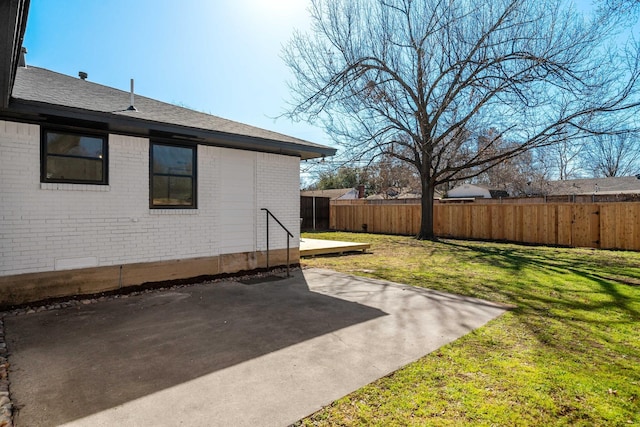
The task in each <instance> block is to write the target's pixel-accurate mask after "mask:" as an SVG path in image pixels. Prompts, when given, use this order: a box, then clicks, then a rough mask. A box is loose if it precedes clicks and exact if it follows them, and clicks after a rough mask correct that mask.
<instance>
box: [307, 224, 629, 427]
mask: <svg viewBox="0 0 640 427" xmlns="http://www.w3.org/2000/svg"><path fill="white" fill-rule="evenodd" d="M304 236H306V237H310V238H318V239H328V240H344V241H353V242H368V243H371V250H370V252H369V253H367V254H357V255H349V256H341V257H334V256H327V257H316V258H310V259H303V260H302V265H303V266H304V267H321V268H329V269H333V270H336V271H341V272H345V273H350V274H355V275H361V276H367V277H375V278H380V279H385V280H391V281H394V282H399V283H405V284H409V285H413V286H420V287H425V288H430V289H435V290H440V291H446V292H451V293H455V294H460V295H468V296H473V297H478V298H483V299H487V300H490V301H494V302H500V303H506V304H510V305H513V306H514V309H512V310H510V311H509V312H507V313H506V314H504V315H503V316H501V317H499V318H498V319H495V320H493V321H491V322H489V323H488V324H487V325H485V326H484V327H482V328H480V329H477V330H475V331H474V332H472V333H470V334H468V335H466V336H464V337H462V338H461V339H459V340H457V341H455V342H453V343H450V344H449V345H446V346H444V347H442V348H440V349H439V350H438V351H436V352H433V353H431V354H429V355H427V356H425V357H423V358H422V359H420V360H419V361H417V362H415V363H412V364H410V365H408V366H406V367H404V368H403V369H401V370H399V371H397V372H395V373H393V374H392V375H389V376H387V377H385V378H381V379H380V380H378V381H376V382H374V383H372V384H369V385H367V386H365V387H363V388H362V389H360V390H358V391H356V392H354V393H352V394H350V395H348V396H346V397H344V398H342V399H340V400H338V401H336V402H334V403H333V404H332V405H330V406H329V407H327V408H325V409H323V410H322V411H320V412H318V413H316V414H313V415H312V416H310V417H308V418H306V419H304V420H302V421H300V422H299V425H304V426H329V425H331V426H333V425H349V426H352V425H361V426H369V425H374V426H423V425H481V426H482V425H487V426H491V425H509V426H517V425H571V426H574V425H584V426H592V425H640V253H634V252H617V251H601V250H592V249H573V248H572V249H568V248H550V247H534V246H521V245H513V244H502V243H485V242H465V241H454V240H441V241H438V242H430V241H418V240H415V239H413V238H410V237H401V236H386V235H374V234H360V233H358V234H353V233H313V234H306V235H303V237H304Z"/></svg>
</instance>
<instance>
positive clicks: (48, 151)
mask: <svg viewBox="0 0 640 427" xmlns="http://www.w3.org/2000/svg"><path fill="white" fill-rule="evenodd" d="M41 153H42V162H41V181H42V182H63V183H64V182H67V183H78V184H107V138H106V136H100V135H87V134H84V133H71V132H66V131H53V130H44V131H43V133H42V150H41Z"/></svg>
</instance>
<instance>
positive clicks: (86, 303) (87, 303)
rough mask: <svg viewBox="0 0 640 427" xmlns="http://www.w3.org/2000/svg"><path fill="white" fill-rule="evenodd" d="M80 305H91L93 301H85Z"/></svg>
mask: <svg viewBox="0 0 640 427" xmlns="http://www.w3.org/2000/svg"><path fill="white" fill-rule="evenodd" d="M80 303H81V304H83V305H89V304H91V301H90V300H88V299H83V300H82V301H80Z"/></svg>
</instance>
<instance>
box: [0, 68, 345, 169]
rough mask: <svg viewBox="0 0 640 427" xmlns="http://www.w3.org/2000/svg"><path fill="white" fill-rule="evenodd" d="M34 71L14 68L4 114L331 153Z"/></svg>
mask: <svg viewBox="0 0 640 427" xmlns="http://www.w3.org/2000/svg"><path fill="white" fill-rule="evenodd" d="M130 104H131V94H130V93H129V92H125V91H122V90H119V89H115V88H111V87H108V86H103V85H99V84H96V83H93V82H90V81H86V80H83V79H80V78H75V77H70V76H66V75H63V74H60V73H56V72H53V71H49V70H46V69H43V68H38V67H28V68H25V67H19V68H18V70H17V73H16V78H15V84H14V87H13V94H12V98H11V101H10V104H9V109H8V110H7V112H4V113H5V115H6V114H7V113H9V114H11V113H14V114H19V115H21V116H24V115H36V117H40V118H43V117H47V116H54V117H67V118H72V119H76V120H84V121H88V122H99V123H107V124H108V126H109V129H108V130H110V131H113V132H123V133H133V134H139V133H141V132H142V133H143V134H144V133H146V134H147V135H146V136H153V134H154V133H157V134H158V135H166V136H170V137H177V138H182V139H184V140H186V141H192V142H197V143H201V144H210V145H218V146H226V147H230V148H239V149H247V150H255V151H264V152H272V153H278V154H287V155H296V156H300V157H301V158H302V159H309V158H315V157H321V156H331V155H333V154H335V151H336V150H335V149H333V148H330V147H326V146H323V145H319V144H314V143H311V142H308V141H304V140H301V139H298V138H294V137H291V136H287V135H283V134H280V133H277V132H272V131H268V130H265V129H260V128H257V127H253V126H249V125H246V124H243V123H238V122H234V121H231V120H226V119H223V118H220V117H216V116H213V115H210V114H205V113H201V112H198V111H194V110H190V109H187V108H183V107H178V106H176V105H173V104H168V103H165V102H161V101H157V100H155V99H151V98H146V97H143V96H139V95H135V97H134V104H135V105H134V106H135V110H130V109H128V107H129V106H130Z"/></svg>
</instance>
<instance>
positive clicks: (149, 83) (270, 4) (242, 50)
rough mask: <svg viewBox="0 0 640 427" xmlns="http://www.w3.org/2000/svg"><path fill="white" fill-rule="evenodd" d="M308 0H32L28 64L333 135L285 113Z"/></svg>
mask: <svg viewBox="0 0 640 427" xmlns="http://www.w3.org/2000/svg"><path fill="white" fill-rule="evenodd" d="M307 6H308V0H272V1H266V0H181V1H175V0H172V1H170V0H134V1H132V0H108V1H87V0H31V6H30V9H29V20H28V23H27V31H26V35H25V41H24V44H23V45H24V46H25V47H26V48H27V49H28V54H27V65H32V66H38V67H43V68H47V69H50V70H53V71H57V72H60V73H63V74H68V75H71V76H77V75H78V71H85V72H87V73H88V74H89V78H88V80H90V81H93V82H95V83H99V84H103V85H107V86H112V87H116V88H119V89H122V90H127V91H128V90H129V79H131V78H134V79H135V89H136V93H138V94H140V95H144V96H147V97H150V98H154V99H158V100H161V101H165V102H170V103H174V104H178V105H182V106H184V107H188V108H192V109H194V110H198V111H203V112H206V113H210V114H214V115H216V116H220V117H224V118H227V119H231V120H236V121H239V122H243V123H246V124H250V125H254V126H258V127H261V128H265V129H270V130H274V131H277V132H281V133H284V134H288V135H291V136H295V137H298V138H302V139H305V140H308V141H312V142H316V143H321V144H326V145H331V141H330V140H329V138H328V137H326V136H325V134H324V132H323V131H322V130H321V129H319V128H316V127H312V126H310V125H307V124H303V123H298V124H296V123H292V122H291V121H289V120H288V119H286V118H279V119H277V120H274V117H277V116H279V115H280V114H281V113H282V112H283V111H284V110H285V108H286V100H287V99H289V90H288V88H287V86H286V80H287V79H289V71H288V69H287V67H286V66H285V64H284V62H283V61H282V59H281V58H280V54H281V47H282V45H283V44H285V43H286V42H287V40H289V38H290V37H291V35H292V33H293V30H294V28H297V29H300V30H306V29H307V28H308V26H309V19H308V12H307V10H306V9H307Z"/></svg>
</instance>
